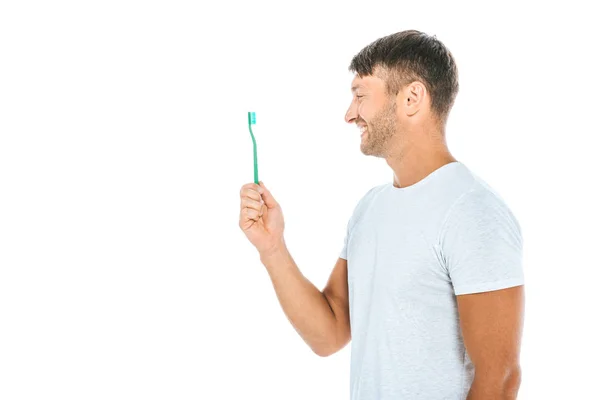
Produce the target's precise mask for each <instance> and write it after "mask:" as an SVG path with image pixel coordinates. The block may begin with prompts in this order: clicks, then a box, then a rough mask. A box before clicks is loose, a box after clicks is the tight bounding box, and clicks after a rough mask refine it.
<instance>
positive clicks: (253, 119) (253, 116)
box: [248, 111, 259, 185]
mask: <svg viewBox="0 0 600 400" xmlns="http://www.w3.org/2000/svg"><path fill="white" fill-rule="evenodd" d="M254 124H256V114H255V113H253V112H250V111H249V112H248V130H249V131H250V136H252V144H253V147H254V183H256V184H257V185H258V184H259V180H258V156H257V155H256V139H255V138H254V133H252V125H254Z"/></svg>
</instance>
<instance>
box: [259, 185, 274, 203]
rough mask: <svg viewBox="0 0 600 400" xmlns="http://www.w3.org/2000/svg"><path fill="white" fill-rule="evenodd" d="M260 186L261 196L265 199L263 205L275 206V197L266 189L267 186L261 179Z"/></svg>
mask: <svg viewBox="0 0 600 400" xmlns="http://www.w3.org/2000/svg"><path fill="white" fill-rule="evenodd" d="M259 183H260V186H259V188H260V189H262V190H263V193H262V198H263V199H264V201H265V205H266V206H267V207H268V208H275V207H277V205H278V204H277V201H276V200H275V197H273V195H272V194H271V192H270V191H269V189H267V187H266V186H265V184H264V183H263V181H260V182H259Z"/></svg>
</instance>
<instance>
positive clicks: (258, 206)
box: [241, 197, 264, 212]
mask: <svg viewBox="0 0 600 400" xmlns="http://www.w3.org/2000/svg"><path fill="white" fill-rule="evenodd" d="M263 204H264V202H263V201H262V199H261V200H260V201H257V200H254V199H251V198H249V197H242V201H241V208H251V209H253V210H256V211H259V212H262V208H263Z"/></svg>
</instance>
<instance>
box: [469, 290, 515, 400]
mask: <svg viewBox="0 0 600 400" xmlns="http://www.w3.org/2000/svg"><path fill="white" fill-rule="evenodd" d="M457 302H458V311H459V315H460V327H461V330H462V334H463V339H464V343H465V347H466V349H467V353H468V354H469V357H470V358H471V361H472V362H473V364H474V366H475V378H474V380H473V384H472V385H471V390H470V392H469V396H468V397H467V400H483V399H485V400H488V399H489V400H492V399H493V400H498V399H503V400H504V399H516V398H517V392H518V390H519V386H520V383H521V368H520V365H519V353H520V348H521V335H522V331H523V317H524V315H523V314H524V303H525V295H524V288H523V286H522V285H521V286H516V287H512V288H508V289H501V290H495V291H491V292H483V293H475V294H466V295H459V296H457Z"/></svg>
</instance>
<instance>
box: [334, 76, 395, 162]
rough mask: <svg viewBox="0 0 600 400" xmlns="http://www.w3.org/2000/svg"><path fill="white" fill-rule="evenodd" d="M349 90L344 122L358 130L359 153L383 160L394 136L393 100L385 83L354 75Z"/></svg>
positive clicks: (380, 80) (372, 78) (373, 78)
mask: <svg viewBox="0 0 600 400" xmlns="http://www.w3.org/2000/svg"><path fill="white" fill-rule="evenodd" d="M351 90H352V95H353V97H352V103H351V104H350V107H349V108H348V111H347V112H346V122H348V123H350V124H356V125H357V126H358V127H359V129H360V130H361V133H362V134H361V143H360V150H361V151H362V152H363V154H365V155H368V156H375V157H385V156H386V155H387V152H388V151H389V148H390V143H391V141H392V138H393V137H394V136H396V134H397V133H396V132H397V119H396V103H395V97H393V96H388V94H387V92H386V88H385V81H383V80H382V79H380V78H378V77H376V76H365V77H363V78H360V77H359V76H358V75H357V76H356V77H355V78H354V79H353V81H352V89H351Z"/></svg>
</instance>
